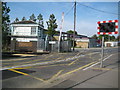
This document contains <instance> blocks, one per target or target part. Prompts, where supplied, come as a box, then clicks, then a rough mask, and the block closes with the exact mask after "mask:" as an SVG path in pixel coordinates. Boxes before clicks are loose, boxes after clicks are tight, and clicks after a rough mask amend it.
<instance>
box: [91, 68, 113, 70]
mask: <svg viewBox="0 0 120 90" xmlns="http://www.w3.org/2000/svg"><path fill="white" fill-rule="evenodd" d="M91 69H96V70H112V69H110V68H91Z"/></svg>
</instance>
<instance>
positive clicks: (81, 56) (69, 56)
mask: <svg viewBox="0 0 120 90" xmlns="http://www.w3.org/2000/svg"><path fill="white" fill-rule="evenodd" d="M117 57H118V48H105V49H104V60H105V61H104V62H103V64H104V66H107V65H110V64H112V63H117V62H118V58H117ZM100 60H101V49H100V48H96V49H94V48H93V49H76V50H75V51H74V52H69V53H50V54H44V55H36V56H35V55H33V56H31V57H20V58H16V59H4V60H2V68H1V71H2V76H3V77H2V83H3V84H2V87H3V88H50V87H55V86H56V85H60V83H62V82H64V81H65V80H67V79H69V78H71V77H72V78H74V74H75V73H77V72H79V71H80V72H81V73H82V72H83V71H84V70H88V69H90V68H92V67H93V66H95V65H99V61H100ZM109 60H112V61H111V62H109ZM75 83H76V81H75V82H72V83H70V84H69V85H67V84H68V83H67V84H64V85H65V86H66V85H67V86H69V87H71V86H72V85H73V84H75ZM56 87H58V86H56ZM61 87H63V86H61ZM59 88H60V86H59Z"/></svg>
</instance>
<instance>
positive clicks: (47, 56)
mask: <svg viewBox="0 0 120 90" xmlns="http://www.w3.org/2000/svg"><path fill="white" fill-rule="evenodd" d="M51 56H53V55H50V56H47V57H45V58H44V59H36V60H45V59H47V58H49V57H51ZM27 59H31V58H23V59H12V60H2V61H3V62H4V61H20V60H27ZM7 64H9V63H7Z"/></svg>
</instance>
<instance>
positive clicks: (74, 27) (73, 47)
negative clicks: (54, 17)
mask: <svg viewBox="0 0 120 90" xmlns="http://www.w3.org/2000/svg"><path fill="white" fill-rule="evenodd" d="M75 29H76V0H75V4H74V33H73V51H74V50H75V49H74V48H75Z"/></svg>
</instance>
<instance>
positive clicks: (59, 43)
mask: <svg viewBox="0 0 120 90" xmlns="http://www.w3.org/2000/svg"><path fill="white" fill-rule="evenodd" d="M63 22H64V12H63V13H62V20H61V26H60V35H59V41H58V52H60V51H61V49H60V47H61V37H62V28H63Z"/></svg>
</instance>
